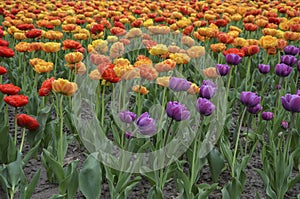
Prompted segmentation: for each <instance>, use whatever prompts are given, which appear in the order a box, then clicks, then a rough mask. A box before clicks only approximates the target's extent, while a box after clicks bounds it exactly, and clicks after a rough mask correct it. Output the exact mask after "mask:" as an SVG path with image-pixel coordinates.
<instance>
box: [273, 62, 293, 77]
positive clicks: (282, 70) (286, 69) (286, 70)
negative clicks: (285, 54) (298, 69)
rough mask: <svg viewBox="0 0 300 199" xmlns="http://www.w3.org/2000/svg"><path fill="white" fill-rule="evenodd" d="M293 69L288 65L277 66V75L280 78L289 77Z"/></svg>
mask: <svg viewBox="0 0 300 199" xmlns="http://www.w3.org/2000/svg"><path fill="white" fill-rule="evenodd" d="M292 69H293V68H292V67H290V66H288V65H286V64H276V66H275V73H276V75H278V76H280V77H287V76H288V75H289V74H290V73H291V72H292Z"/></svg>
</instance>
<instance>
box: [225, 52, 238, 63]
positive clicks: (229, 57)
mask: <svg viewBox="0 0 300 199" xmlns="http://www.w3.org/2000/svg"><path fill="white" fill-rule="evenodd" d="M225 59H226V62H227V63H228V64H232V65H238V64H239V63H240V62H241V61H242V58H241V57H240V56H239V55H237V54H228V55H226V57H225Z"/></svg>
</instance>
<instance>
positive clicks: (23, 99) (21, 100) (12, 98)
mask: <svg viewBox="0 0 300 199" xmlns="http://www.w3.org/2000/svg"><path fill="white" fill-rule="evenodd" d="M4 101H5V102H6V103H7V104H9V105H10V106H13V107H21V106H25V105H26V104H28V96H25V95H9V96H6V97H4Z"/></svg>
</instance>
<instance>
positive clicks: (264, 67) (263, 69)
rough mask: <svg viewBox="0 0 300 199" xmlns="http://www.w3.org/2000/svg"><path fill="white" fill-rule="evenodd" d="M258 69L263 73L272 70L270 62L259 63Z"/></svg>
mask: <svg viewBox="0 0 300 199" xmlns="http://www.w3.org/2000/svg"><path fill="white" fill-rule="evenodd" d="M258 70H259V72H261V73H262V74H267V73H268V72H270V65H268V64H258Z"/></svg>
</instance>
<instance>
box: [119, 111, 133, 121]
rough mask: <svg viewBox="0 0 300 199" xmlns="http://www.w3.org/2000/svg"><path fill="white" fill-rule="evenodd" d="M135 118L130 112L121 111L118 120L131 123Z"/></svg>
mask: <svg viewBox="0 0 300 199" xmlns="http://www.w3.org/2000/svg"><path fill="white" fill-rule="evenodd" d="M135 118H136V114H134V113H133V112H130V111H121V112H120V119H121V121H122V122H125V123H128V124H130V123H132V122H133V121H134V120H135Z"/></svg>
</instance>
